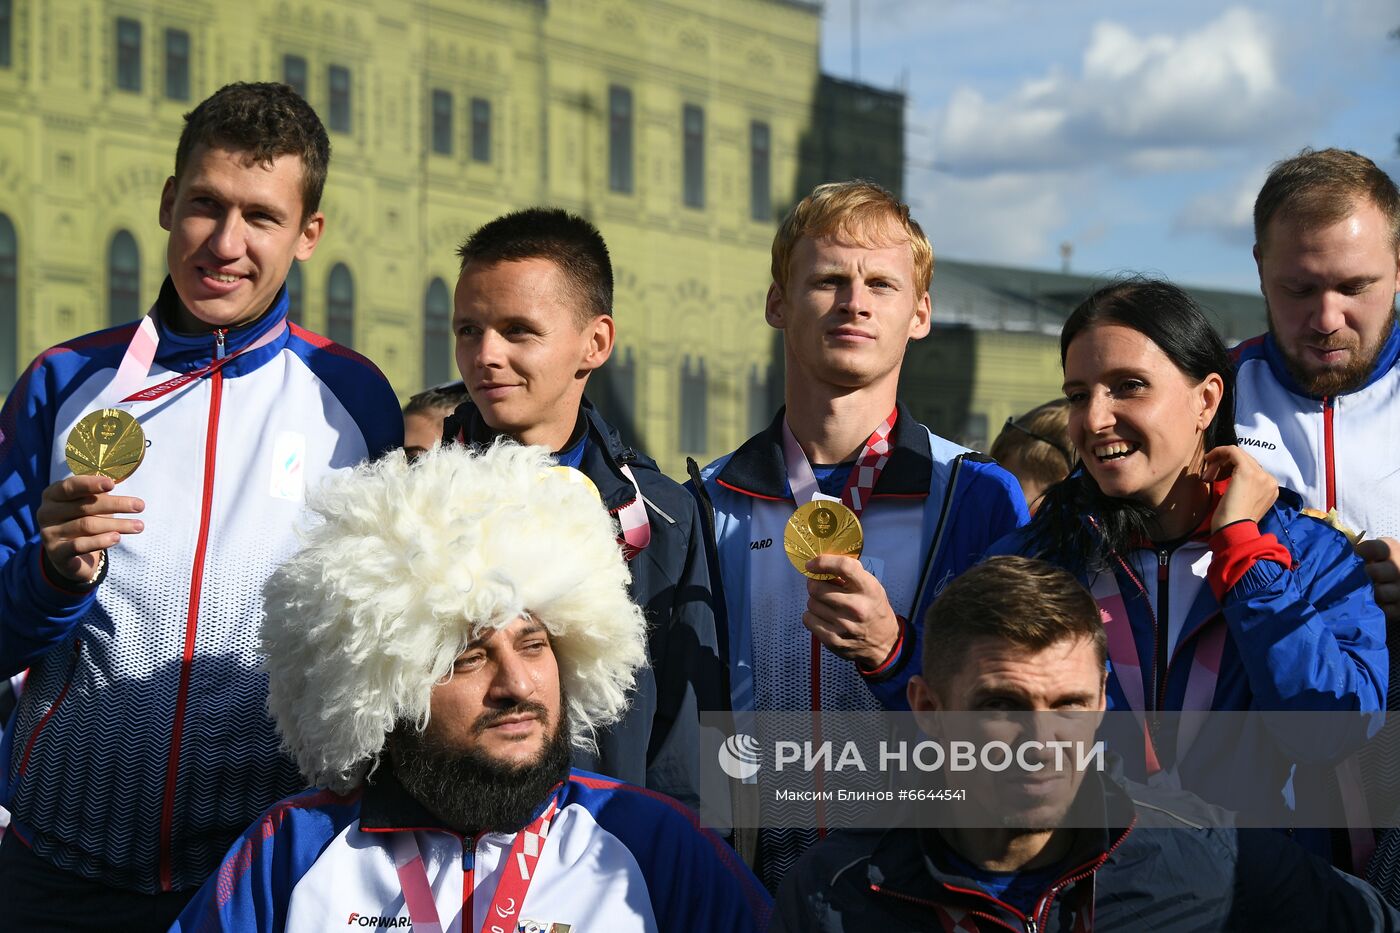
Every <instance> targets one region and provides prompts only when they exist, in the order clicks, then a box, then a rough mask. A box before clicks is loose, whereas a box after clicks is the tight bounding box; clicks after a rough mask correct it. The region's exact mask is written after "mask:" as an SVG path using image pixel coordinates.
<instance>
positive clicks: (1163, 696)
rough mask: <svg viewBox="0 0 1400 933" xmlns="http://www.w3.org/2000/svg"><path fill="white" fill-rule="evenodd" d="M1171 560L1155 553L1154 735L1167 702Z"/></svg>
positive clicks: (1162, 551) (1160, 552) (1169, 554)
mask: <svg viewBox="0 0 1400 933" xmlns="http://www.w3.org/2000/svg"><path fill="white" fill-rule="evenodd" d="M1171 559H1172V552H1171V551H1169V550H1167V549H1166V548H1161V549H1160V550H1158V551H1157V625H1156V627H1155V629H1154V631H1153V632H1152V641H1153V646H1152V650H1153V658H1152V674H1153V678H1152V679H1153V681H1154V683H1153V691H1152V711H1153V712H1154V713H1156V714H1157V715H1155V716H1153V717H1152V726H1153V728H1152V731H1153V733H1156V731H1157V728H1158V727H1159V726H1160V725H1161V718H1162V717H1161V713H1162V707H1163V706H1164V705H1166V700H1167V665H1168V663H1170V662H1169V661H1168V658H1167V639H1168V638H1170V637H1171V627H1172V623H1171V615H1170V612H1171V585H1170V584H1171Z"/></svg>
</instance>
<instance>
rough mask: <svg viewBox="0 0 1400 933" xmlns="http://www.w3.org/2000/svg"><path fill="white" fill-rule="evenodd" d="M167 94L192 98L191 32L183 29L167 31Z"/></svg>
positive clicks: (174, 96)
mask: <svg viewBox="0 0 1400 933" xmlns="http://www.w3.org/2000/svg"><path fill="white" fill-rule="evenodd" d="M165 96H166V97H167V98H169V99H170V100H189V99H190V34H189V33H187V32H185V31H184V30H183V29H167V30H166V31H165Z"/></svg>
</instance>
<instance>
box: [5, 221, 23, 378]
mask: <svg viewBox="0 0 1400 933" xmlns="http://www.w3.org/2000/svg"><path fill="white" fill-rule="evenodd" d="M18 378H19V237H17V236H15V225H14V224H12V223H10V218H8V217H6V216H5V215H4V214H0V391H5V392H8V391H9V389H10V386H12V385H14V384H15V380H16V379H18Z"/></svg>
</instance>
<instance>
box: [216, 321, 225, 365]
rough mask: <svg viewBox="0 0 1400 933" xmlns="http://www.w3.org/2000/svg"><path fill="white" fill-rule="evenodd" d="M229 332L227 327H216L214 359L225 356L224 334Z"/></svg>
mask: <svg viewBox="0 0 1400 933" xmlns="http://www.w3.org/2000/svg"><path fill="white" fill-rule="evenodd" d="M227 333H228V329H227V328H223V327H216V328H214V359H216V360H221V359H223V358H224V335H225V334H227Z"/></svg>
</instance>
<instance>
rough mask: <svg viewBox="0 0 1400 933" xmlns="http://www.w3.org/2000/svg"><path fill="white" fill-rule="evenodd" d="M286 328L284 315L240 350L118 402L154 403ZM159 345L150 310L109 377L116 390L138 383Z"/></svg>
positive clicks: (149, 367) (123, 389)
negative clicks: (114, 374) (118, 364)
mask: <svg viewBox="0 0 1400 933" xmlns="http://www.w3.org/2000/svg"><path fill="white" fill-rule="evenodd" d="M286 331H287V321H286V319H285V318H283V319H282V320H281V321H279V322H278V323H277V326H275V327H273V328H272V329H271V330H269V331H268V332H267V333H265V334H263V335H262V336H261V337H259V338H258V339H257V340H255V341H253V342H252V343H250V344H248V346H246V347H244V348H243V349H241V350H238V351H236V352H234V353H231V354H229V355H228V356H225V357H220V358H218V359H213V360H210V361H209V363H208V364H207V365H205V366H201V367H200V368H199V369H196V370H195V371H194V372H190V373H181V374H180V375H178V376H176V377H174V378H173V379H167V380H166V381H165V382H162V383H160V384H159V385H154V386H151V387H149V388H146V389H139V390H137V391H135V392H132V393H131V394H130V395H128V396H126V397H125V398H123V399H122V400H121V402H120V403H119V404H126V403H127V402H154V401H155V400H156V399H158V398H162V397H164V396H166V395H169V394H170V393H171V392H174V391H175V390H176V389H179V388H182V387H184V386H186V385H189V384H190V383H191V382H194V381H195V380H198V379H203V378H204V377H205V376H212V375H213V374H214V373H216V372H218V371H219V370H221V369H223V368H224V367H225V366H227V365H228V364H229V363H231V362H233V361H234V360H236V359H238V358H239V357H240V356H242V355H243V354H245V353H248V352H249V351H252V350H257V349H259V348H261V347H265V346H267V345H268V344H270V343H272V342H273V341H274V340H277V339H278V338H279V337H281V336H282V335H283V334H284V333H286ZM159 344H160V335H159V333H157V331H156V325H155V312H154V311H151V312H150V313H148V314H147V315H146V316H145V317H144V318H143V319H142V320H141V326H140V327H138V328H137V329H136V333H135V335H134V336H133V337H132V338H131V343H129V344H127V347H126V352H125V353H124V354H122V361H121V365H120V366H118V367H117V375H116V378H115V379H113V380H112V385H113V387H115V388H116V389H117V392H118V393H122V392H126V391H128V390H129V389H130V388H132V387H133V386H135V385H139V384H140V383H141V382H142V381H143V380H144V379H145V378H146V376H147V375H148V374H149V373H150V371H151V364H152V363H153V362H154V361H155V358H156V349H157V347H158V346H159Z"/></svg>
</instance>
